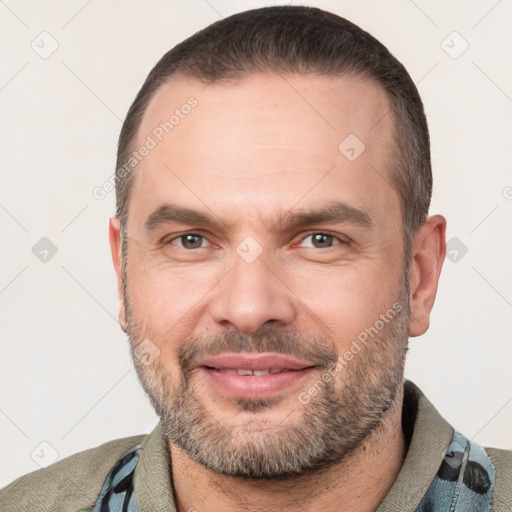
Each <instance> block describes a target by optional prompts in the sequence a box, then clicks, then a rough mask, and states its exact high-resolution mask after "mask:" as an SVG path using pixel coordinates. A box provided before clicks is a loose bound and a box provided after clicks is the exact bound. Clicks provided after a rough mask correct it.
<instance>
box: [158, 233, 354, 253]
mask: <svg viewBox="0 0 512 512" xmlns="http://www.w3.org/2000/svg"><path fill="white" fill-rule="evenodd" d="M189 235H192V236H195V237H200V238H202V239H203V240H208V239H207V237H206V236H205V235H201V234H200V233H195V232H193V231H190V232H187V233H183V234H181V235H178V236H175V237H173V238H170V239H168V240H166V241H164V245H174V244H172V242H174V241H175V240H180V239H183V238H184V237H186V236H189ZM314 235H323V236H329V237H332V238H333V239H334V240H337V241H338V243H337V244H333V245H331V246H329V247H325V248H318V247H308V248H309V249H319V250H326V249H332V248H333V247H336V246H338V245H346V244H348V243H349V240H348V239H346V238H345V237H342V236H340V235H334V234H332V233H329V232H326V231H311V232H310V233H308V234H307V235H306V236H304V237H303V238H301V240H300V243H303V242H304V240H306V239H307V238H309V237H311V236H314ZM178 247H179V246H178ZM180 248H182V249H184V250H186V251H194V249H187V248H185V247H180ZM203 248H204V247H202V245H201V247H196V248H195V249H203Z"/></svg>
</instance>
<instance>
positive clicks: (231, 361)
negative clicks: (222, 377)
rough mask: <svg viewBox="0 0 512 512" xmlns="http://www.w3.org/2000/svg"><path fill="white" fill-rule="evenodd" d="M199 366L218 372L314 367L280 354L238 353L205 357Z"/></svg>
mask: <svg viewBox="0 0 512 512" xmlns="http://www.w3.org/2000/svg"><path fill="white" fill-rule="evenodd" d="M201 366H208V367H210V368H216V369H218V370H222V369H229V368H239V369H245V370H267V369H269V368H279V369H281V370H303V369H304V368H310V367H312V366H316V365H315V364H312V363H307V362H304V361H300V360H299V359H296V358H294V357H291V356H284V355H282V354H272V353H263V354H261V353H253V352H240V353H224V354H218V355H216V356H207V357H205V358H203V359H201V360H200V361H199V362H198V364H197V367H201Z"/></svg>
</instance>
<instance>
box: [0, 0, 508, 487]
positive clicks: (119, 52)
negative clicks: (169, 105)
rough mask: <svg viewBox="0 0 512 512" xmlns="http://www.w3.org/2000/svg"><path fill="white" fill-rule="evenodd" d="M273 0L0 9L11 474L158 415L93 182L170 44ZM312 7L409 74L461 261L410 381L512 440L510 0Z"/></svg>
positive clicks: (473, 430)
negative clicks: (344, 23)
mask: <svg viewBox="0 0 512 512" xmlns="http://www.w3.org/2000/svg"><path fill="white" fill-rule="evenodd" d="M279 3H282V2H261V1H256V0H254V1H252V0H245V1H237V2H235V1H234V0H208V1H206V0H190V1H186V2H185V1H182V2H178V1H166V2H164V1H156V0H150V1H142V0H140V1H134V0H131V1H124V2H115V1H113V0H107V1H105V0H103V1H100V0H89V1H85V0H73V1H67V2H64V1H62V2H57V1H47V2H37V1H28V0H18V1H15V0H5V1H3V2H0V24H1V30H0V41H1V48H2V50H1V52H2V53H1V66H0V135H1V153H0V156H1V161H0V162H1V172H0V230H1V233H2V240H1V243H0V254H1V260H0V264H1V265H0V311H1V329H2V339H1V349H2V350H1V358H0V439H1V444H0V460H2V463H1V469H0V487H1V486H3V485H6V484H7V483H8V482H10V481H11V480H13V479H14V478H16V477H18V476H20V475H22V474H24V473H27V472H29V471H33V470H35V469H38V468H39V465H46V464H49V463H50V462H52V461H53V460H55V459H56V458H63V457H65V456H68V455H70V454H72V453H75V452H77V451H80V450H84V449H86V448H90V447H93V446H96V445H98V444H101V443H104V442H106V441H109V440H111V439H114V438H118V437H124V436H129V435H135V434H139V433H146V432H149V431H150V430H151V429H152V428H153V427H154V426H155V424H156V422H157V418H156V416H155V414H154V413H153V411H152V409H151V408H150V405H149V404H148V402H147V401H146V398H145V396H144V393H143V391H142V389H141V387H140V386H139V384H138V382H137V378H136V375H135V372H134V370H132V365H131V361H130V358H129V351H128V344H127V341H126V339H125V335H124V334H123V333H122V331H121V330H120V328H119V325H118V322H117V310H118V304H117V294H116V282H115V275H114V270H113V268H112V264H111V259H110V251H109V246H108V237H107V223H108V218H109V216H111V215H112V214H113V212H114V193H113V192H111V193H109V194H107V197H106V198H105V199H103V200H97V199H95V198H94V197H93V195H92V191H93V189H94V188H95V187H97V186H101V185H102V184H103V183H104V182H105V181H106V180H108V178H109V177H110V176H111V175H112V173H113V171H114V165H115V152H116V143H117V137H118V135H119V131H120V128H121V122H122V119H124V116H125V114H126V111H127V109H128V107H129V105H130V103H131V101H132V100H133V99H134V97H135V94H136V93H137V91H138V89H139V87H140V86H141V85H142V82H143V80H144V79H145V77H146V75H147V73H148V72H149V70H150V69H151V67H152V66H153V65H154V64H155V63H156V61H157V60H158V59H159V58H160V57H161V55H162V54H163V53H164V52H166V51H167V50H168V49H170V48H171V47H172V46H174V45H175V44H176V43H178V42H179V41H181V40H182V39H184V38H185V37H187V36H189V35H191V34H192V33H193V32H195V31H197V30H199V29H201V28H203V27H204V26H206V25H208V24H209V23H211V22H214V21H216V20H218V19H220V17H225V16H227V15H230V14H233V13H234V12H237V11H242V10H245V9H249V8H254V7H260V6H264V5H276V4H279ZM303 3H306V4H308V5H315V6H318V7H321V8H324V9H326V10H330V11H333V12H335V13H337V14H340V15H342V16H345V17H347V18H348V19H349V20H351V21H353V22H355V23H357V24H358V25H360V26H361V27H362V28H364V29H365V30H368V31H369V32H370V33H372V34H373V35H374V36H376V37H377V38H378V39H380V40H381V41H382V42H383V43H384V44H385V45H386V46H387V47H388V48H389V49H390V50H391V52H392V53H393V54H394V55H395V56H396V57H397V58H398V59H399V60H401V61H402V62H403V63H404V64H405V66H406V68H407V69H408V70H409V72H410V74H411V76H412V77H413V79H414V80H415V82H416V83H417V84H418V88H419V91H420V94H421V95H422V98H423V101H424V104H425V108H426V111H427V116H428V119H429V124H430V130H431V139H432V155H433V166H434V180H435V193H434V197H433V202H432V208H431V212H432V213H442V214H443V215H445V216H446V217H447V219H448V239H449V240H451V242H450V244H451V245H449V250H450V251H451V259H447V260H446V262H445V266H444V270H443V274H442V276H441V281H440V288H439V292H438V297H437V302H436V305H435V307H434V311H433V314H432V321H431V328H430V330H429V331H428V333H427V334H425V335H424V336H422V337H420V338H415V339H412V340H411V343H410V346H411V350H410V353H409V358H408V364H407V372H406V375H407V376H408V377H409V378H411V379H412V380H414V381H415V382H416V383H417V384H418V385H420V387H421V388H422V389H423V391H424V392H425V393H426V395H427V396H428V397H429V398H430V399H431V400H432V401H433V402H434V404H435V405H436V406H437V408H438V409H439V411H440V412H441V413H442V414H443V415H444V416H445V418H446V419H447V420H448V421H450V422H451V423H452V425H453V426H454V427H455V428H457V429H458V430H460V431H461V432H463V433H464V434H465V435H467V436H469V437H470V438H473V439H475V440H476V441H477V442H479V443H481V444H487V445H494V446H498V447H503V448H509V449H512V347H511V343H510V325H511V323H510V319H511V316H512V315H511V313H512V272H511V261H512V237H511V219H512V173H511V162H512V99H511V98H512V70H511V67H510V62H512V30H511V28H512V27H511V22H510V20H512V3H511V2H510V0H501V1H497V0H479V1H475V0H473V1H468V0H464V1H462V0H457V1H451V2H446V1H443V0H436V1H433V0H432V1H422V0H415V1H412V0H394V1H385V2H384V1H369V0H358V1H355V0H351V1H317V2H303ZM42 32H47V34H42V35H41V33H42ZM56 45H58V47H56ZM466 46H467V48H466ZM53 47H56V49H55V51H54V52H53V53H52V54H51V55H48V53H49V52H50V51H51V50H53V49H54V48H53ZM43 57H46V58H43ZM507 63H508V64H507ZM212 129H214V125H212ZM43 237H47V238H48V239H49V240H51V242H52V243H53V244H54V245H55V246H56V248H57V253H56V254H55V255H54V256H53V257H50V256H51V252H50V253H49V256H48V261H46V262H43V261H40V259H38V257H36V255H35V254H34V253H33V250H32V248H33V247H34V246H35V245H36V244H37V243H38V242H39V241H40V239H41V238H43ZM40 243H43V244H44V243H45V242H40ZM466 250H467V252H465V251H466ZM454 251H455V252H454ZM35 252H36V253H37V251H35ZM452 260H453V261H452ZM41 443H42V444H41Z"/></svg>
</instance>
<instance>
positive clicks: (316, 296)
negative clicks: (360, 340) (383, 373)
mask: <svg viewBox="0 0 512 512" xmlns="http://www.w3.org/2000/svg"><path fill="white" fill-rule="evenodd" d="M396 273H397V270H396V268H395V269H394V270H393V274H390V270H389V269H387V270H385V267H384V266H383V265H382V263H379V262H377V261H375V262H367V264H366V265H361V266H360V267H359V266H351V267H349V266H346V267H345V266H340V267H337V268H330V269H327V268H325V267H323V268H322V267H319V268H317V269H316V270H312V269H309V271H308V277H307V278H306V276H305V275H302V276H301V275H297V274H295V278H294V281H293V285H291V286H290V288H291V289H293V290H294V292H295V293H296V294H297V296H298V297H299V298H300V300H301V302H302V303H303V305H304V308H303V309H304V314H305V315H306V316H307V317H309V318H310V319H311V321H312V322H313V323H316V324H317V325H318V327H319V328H320V329H321V330H322V332H324V333H325V334H326V336H328V337H329V338H334V342H335V344H336V346H337V349H338V351H339V352H342V351H343V350H345V349H346V348H347V347H348V346H349V345H350V343H351V342H352V341H353V340H354V339H355V338H357V336H358V335H359V334H360V333H361V332H363V331H364V330H365V329H367V328H369V327H371V326H373V325H374V324H375V322H376V321H377V320H379V318H380V315H381V314H386V312H387V311H388V310H389V309H390V308H391V307H392V304H393V303H394V302H395V301H396V300H397V297H398V296H399V292H400V280H399V279H392V276H394V275H395V274H396Z"/></svg>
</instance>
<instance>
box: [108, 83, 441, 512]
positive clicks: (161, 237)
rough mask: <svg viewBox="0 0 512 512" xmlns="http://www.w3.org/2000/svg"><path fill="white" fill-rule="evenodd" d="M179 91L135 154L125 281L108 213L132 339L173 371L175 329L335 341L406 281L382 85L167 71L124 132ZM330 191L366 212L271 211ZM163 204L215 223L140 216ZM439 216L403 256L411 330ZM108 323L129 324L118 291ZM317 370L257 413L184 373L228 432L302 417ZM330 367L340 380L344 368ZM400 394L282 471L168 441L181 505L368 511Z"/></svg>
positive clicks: (368, 318) (391, 458)
mask: <svg viewBox="0 0 512 512" xmlns="http://www.w3.org/2000/svg"><path fill="white" fill-rule="evenodd" d="M190 96H194V97H195V98H196V99H197V101H198V105H197V107H195V109H194V110H193V111H192V112H191V113H190V114H189V115H188V116H186V117H185V118H184V119H182V120H180V124H179V125H178V126H176V127H175V128H174V129H173V131H172V132H171V133H170V134H169V135H167V136H166V137H165V138H164V139H163V141H162V142H160V143H159V144H158V145H157V146H156V148H154V149H153V150H152V151H151V152H150V153H149V154H148V155H147V156H146V157H145V158H144V159H143V160H142V161H141V163H140V164H139V166H138V169H137V173H136V175H135V183H134V187H133V190H132V197H131V200H130V206H129V213H128V220H127V232H128V234H129V238H128V245H127V247H128V266H127V268H126V273H125V275H126V276H127V279H128V281H127V283H123V272H122V269H121V242H120V223H119V219H116V218H112V219H111V221H110V241H111V247H112V257H113V262H114V266H115V270H116V273H117V276H118V284H119V293H120V294H121V293H122V290H123V284H124V285H125V286H126V290H127V293H128V294H129V297H130V306H131V309H132V314H133V316H134V318H136V319H137V333H138V335H139V336H140V339H139V340H136V341H138V342H140V341H142V340H143V339H145V338H149V339H151V340H152V342H153V343H155V344H156V345H157V346H158V348H159V350H160V354H159V364H160V365H161V367H162V368H163V369H165V371H167V372H168V373H169V375H176V374H178V373H179V363H178V350H179V348H180V346H181V344H182V343H183V340H184V339H186V338H188V337H193V336H195V335H198V336H201V335H202V336H205V335H208V336H214V335H218V334H220V333H222V332H224V331H226V330H237V331H240V332H243V333H254V332H256V331H258V330H260V329H262V328H265V327H272V328H273V329H277V330H284V331H291V330H294V331H296V332H299V333H303V334H304V335H309V336H316V337H320V338H322V339H324V340H327V342H328V343H329V344H330V346H332V347H333V349H335V350H336V351H337V353H339V354H343V353H344V352H345V351H346V350H348V349H349V348H350V343H351V342H352V340H353V339H355V338H356V337H357V335H358V334H359V333H360V332H362V331H363V330H364V329H365V328H367V327H368V326H371V325H374V324H375V321H376V320H377V319H378V318H379V315H381V314H382V313H384V312H386V311H387V310H388V309H389V308H390V306H391V304H392V303H393V302H395V301H396V298H397V297H399V296H400V290H401V289H402V286H403V274H404V272H403V250H404V247H403V225H402V220H401V219H402V217H401V211H400V202H399V197H398V194H397V192H396V191H395V190H394V189H393V188H392V187H391V185H390V184H389V176H390V173H391V166H392V159H391V148H392V145H393V139H392V133H393V124H392V123H393V120H392V118H391V116H389V115H386V113H387V112H388V111H389V108H390V103H389V101H388V98H387V96H386V94H385V92H384V91H383V90H382V89H381V88H380V87H378V86H377V85H375V84H373V83H371V82H368V81H365V80H363V79H361V78H355V77H346V76H345V77H336V78H334V77H329V78H328V77H319V76H304V75H300V76H297V75H293V76H287V77H286V79H284V78H283V77H280V76H276V75H263V74H261V75H252V76H249V77H246V78H244V79H241V80H237V81H232V82H223V83H217V84H211V85H209V86H208V87H205V85H204V84H203V83H201V82H199V81H198V80H195V79H191V78H185V77H175V78H173V79H172V80H170V81H169V82H168V83H166V84H165V85H163V86H162V87H161V88H160V89H159V90H158V91H157V93H156V94H155V96H154V97H153V99H152V100H151V102H150V104H149V106H148V108H147V111H146V113H145V115H144V117H143V120H142V124H141V127H140V130H139V133H138V136H137V140H136V143H135V145H134V146H135V147H139V146H141V145H142V144H143V143H144V140H145V139H146V137H147V135H148V134H151V132H152V130H154V128H155V127H156V126H158V125H159V123H160V122H162V121H164V120H165V119H168V117H169V114H168V113H172V112H173V111H174V109H175V108H179V106H180V105H182V104H183V103H185V102H186V101H187V98H189V97H190ZM379 120H380V122H378V121H379ZM351 133H352V134H356V135H357V137H358V138H359V139H361V140H362V141H363V142H364V144H365V146H366V149H365V151H364V152H363V153H362V154H361V155H360V156H359V157H358V158H357V159H356V160H354V161H352V162H351V161H349V160H348V159H347V158H345V156H344V155H343V154H341V152H340V151H339V150H338V145H339V144H340V142H341V141H342V140H344V139H345V137H347V135H348V134H351ZM333 201H342V202H344V203H345V204H347V205H349V206H351V207H353V208H357V209H358V210H360V211H362V212H364V213H365V214H367V215H368V216H369V218H370V219H371V225H370V226H361V225H358V224H355V223H352V222H339V221H335V222H323V221H322V222H317V223H314V224H311V225H307V226H295V227H291V226H288V227H287V226H279V225H278V224H277V223H276V221H277V219H278V217H279V215H280V214H284V213H286V212H289V211H298V210H308V211H309V210H317V209H319V208H322V207H323V206H325V205H327V204H329V203H330V202H333ZM166 203H172V204H173V205H178V206H181V207H185V208H188V209H191V210H195V211H199V212H203V213H206V214H208V215H210V216H212V217H213V218H215V219H216V220H217V221H218V222H219V225H218V226H216V227H215V228H212V227H207V228H205V227H204V226H202V225H200V224H190V223H187V224H182V223H176V222H167V223H163V224H159V225H158V226H156V227H155V228H154V229H153V230H148V229H147V228H146V227H145V221H146V219H147V218H148V217H149V216H150V215H151V214H152V213H153V212H154V211H155V210H157V209H158V208H159V207H160V206H161V205H163V204H166ZM445 229H446V221H445V219H444V218H443V217H442V216H439V215H435V216H431V217H429V218H428V219H427V222H426V223H425V224H424V225H423V226H421V227H420V228H419V229H418V230H417V232H416V234H415V239H414V243H413V248H412V260H411V263H410V266H409V269H408V270H409V272H408V273H409V279H410V297H409V304H410V317H409V326H408V332H409V336H418V335H421V334H423V333H424V332H425V331H426V330H427V328H428V325H429V316H430V311H431V309H432V306H433V303H434V299H435V295H436V291H437V283H438V279H439V274H440V271H441V267H442V263H443V260H444V256H445V250H446V249H445ZM185 233H196V234H199V235H202V236H204V237H205V239H204V242H203V245H202V246H201V247H200V248H196V249H186V248H184V247H183V245H180V243H181V244H182V243H183V239H180V238H179V236H180V235H183V234H185ZM314 233H327V234H330V235H333V236H334V237H336V238H334V239H332V246H330V247H321V248H318V247H315V246H314V244H313V239H312V237H311V236H310V235H312V234H314ZM246 237H252V238H253V239H254V240H256V241H257V243H258V244H259V246H260V248H261V249H262V250H263V252H262V253H261V254H260V255H259V256H258V257H257V258H256V259H255V260H254V261H253V262H251V263H247V261H245V260H244V259H243V258H242V257H241V256H240V254H239V253H238V252H237V247H238V246H239V244H240V243H241V242H243V241H244V240H245V239H246ZM164 242H165V243H164ZM251 250H253V249H251ZM120 322H121V325H122V326H124V327H125V328H126V311H125V308H124V305H123V304H122V305H121V309H120ZM320 375H321V373H320V371H318V372H317V373H313V374H312V375H311V376H309V377H308V378H307V379H306V380H307V382H301V383H300V385H297V386H291V387H290V388H289V389H287V390H286V391H285V393H284V394H282V395H280V400H279V401H278V403H276V404H275V405H273V406H271V407H268V408H264V409H262V410H258V411H256V412H240V410H238V409H237V408H236V407H235V405H234V403H233V401H232V400H229V399H228V398H227V397H226V396H224V395H223V394H222V393H221V392H219V391H218V390H217V389H216V388H215V387H212V386H211V385H208V382H206V381H205V379H202V378H201V375H199V374H195V375H194V376H193V377H192V378H193V379H194V389H195V391H196V392H197V396H199V397H200V400H201V403H202V404H203V405H204V407H205V408H206V410H207V412H208V413H209V415H210V416H211V417H212V418H213V419H215V420H216V421H218V422H219V423H220V424H224V423H226V422H229V424H230V425H232V427H233V429H234V431H237V430H236V429H241V428H242V426H243V425H244V424H246V423H247V421H248V420H249V419H250V421H252V422H255V424H261V425H270V426H278V425H280V424H285V425H292V422H294V421H298V420H300V417H301V414H304V409H303V408H301V407H298V405H297V395H298V393H299V392H301V391H304V390H307V389H308V388H309V386H311V385H312V384H313V383H314V382H315V381H317V380H318V378H319V376H320ZM336 378H337V379H338V380H339V382H340V383H341V382H342V381H343V372H342V373H341V375H338V376H337V377H336ZM401 399H402V396H401V395H400V396H398V397H397V401H396V403H395V406H394V407H393V409H392V410H390V411H389V412H388V414H387V415H386V417H385V419H384V421H383V423H382V425H381V426H380V428H379V429H377V430H376V431H375V432H373V434H372V435H370V436H369V437H368V438H367V439H366V440H365V442H364V443H363V444H362V445H361V446H360V447H359V449H358V450H356V452H354V453H353V454H352V456H350V457H348V458H346V459H345V460H343V461H342V462H340V464H339V465H338V466H333V467H331V468H329V469H327V470H326V471H323V472H322V473H321V474H320V473H319V474H313V475H307V476H303V477H300V478H297V479H294V480H288V481H282V482H278V481H251V480H240V479H233V478H230V477H226V476H223V475H220V474H217V473H215V472H213V471H211V470H209V469H207V468H205V467H203V466H202V465H200V464H198V463H196V462H194V461H193V460H192V459H190V457H188V456H187V454H185V453H184V452H182V451H181V450H179V449H178V448H177V447H176V446H174V445H172V444H171V446H170V450H171V455H172V461H173V485H174V490H175V495H176V499H177V502H178V504H179V509H180V511H181V510H183V511H185V510H188V509H189V507H194V508H195V509H197V510H202V508H201V506H203V507H204V504H205V503H207V508H208V510H209V511H221V510H222V511H229V510H240V507H241V505H243V507H242V508H243V510H281V511H286V510H307V511H314V510H324V511H329V510H340V509H342V510H347V511H352V510H353V511H356V510H357V511H359V512H361V511H362V512H365V511H373V510H375V509H376V508H377V507H378V505H379V503H380V502H381V501H382V499H383V498H384V496H385V495H386V494H387V492H388V491H389V489H390V488H391V486H392V484H393V482H394V481H395V479H396V476H397V474H398V472H399V470H400V467H401V464H402V462H403V458H404V455H405V446H404V437H403V433H402V430H401V423H400V421H401ZM258 422H259V423H258ZM255 435H256V434H255ZM368 467H371V468H372V470H371V473H370V472H368Z"/></svg>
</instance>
